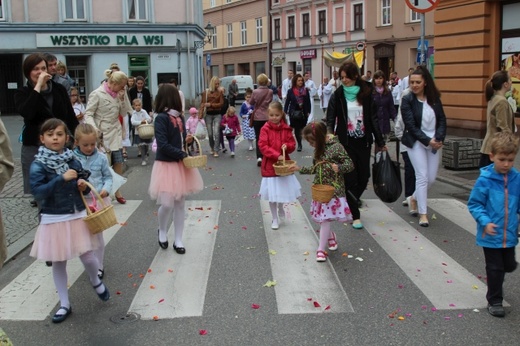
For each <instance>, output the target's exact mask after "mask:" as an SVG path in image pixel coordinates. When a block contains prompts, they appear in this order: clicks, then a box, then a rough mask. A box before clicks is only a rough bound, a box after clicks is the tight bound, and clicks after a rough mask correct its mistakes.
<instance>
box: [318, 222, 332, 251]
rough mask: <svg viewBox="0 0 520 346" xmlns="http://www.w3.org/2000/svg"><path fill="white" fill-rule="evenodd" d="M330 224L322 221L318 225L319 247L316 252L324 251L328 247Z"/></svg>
mask: <svg viewBox="0 0 520 346" xmlns="http://www.w3.org/2000/svg"><path fill="white" fill-rule="evenodd" d="M329 238H330V222H329V221H323V222H322V223H321V225H320V245H319V247H318V250H321V251H325V250H326V249H327V248H328V246H329Z"/></svg>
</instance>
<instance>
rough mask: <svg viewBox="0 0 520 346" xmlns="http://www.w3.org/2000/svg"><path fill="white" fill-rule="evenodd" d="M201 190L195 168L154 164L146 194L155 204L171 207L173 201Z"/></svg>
mask: <svg viewBox="0 0 520 346" xmlns="http://www.w3.org/2000/svg"><path fill="white" fill-rule="evenodd" d="M203 188H204V182H203V181H202V177H201V175H200V172H199V170H198V169H197V168H186V167H185V166H184V164H183V163H182V162H166V161H157V160H156V161H155V162H154V164H153V168H152V176H151V178H150V187H149V188H148V193H149V194H150V197H151V198H152V199H154V200H157V204H160V205H164V206H166V207H173V203H174V201H178V200H180V199H182V198H184V197H186V196H188V195H191V194H194V193H197V192H200V191H202V189H203Z"/></svg>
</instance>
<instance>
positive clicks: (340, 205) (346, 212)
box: [300, 137, 354, 223]
mask: <svg viewBox="0 0 520 346" xmlns="http://www.w3.org/2000/svg"><path fill="white" fill-rule="evenodd" d="M333 163H335V164H337V165H338V168H339V172H338V173H335V172H334V171H333V170H332V165H331V164H333ZM352 170H354V164H353V163H352V160H351V159H350V157H349V156H348V154H347V152H346V151H345V148H343V146H342V145H341V144H340V143H339V141H338V139H337V137H333V138H331V139H329V140H327V142H326V143H325V152H324V154H323V156H322V157H321V159H320V160H319V161H318V162H317V163H316V164H315V165H314V166H310V167H301V168H300V174H314V181H313V184H323V185H332V186H334V188H335V189H334V196H333V197H332V199H331V200H330V201H329V202H328V203H322V202H318V201H315V200H313V201H312V203H311V209H310V214H311V217H312V219H313V220H314V221H315V222H317V223H321V222H323V221H340V222H350V221H352V213H351V212H350V207H349V206H348V203H347V199H346V197H345V182H344V179H343V175H344V174H346V173H348V172H351V171H352Z"/></svg>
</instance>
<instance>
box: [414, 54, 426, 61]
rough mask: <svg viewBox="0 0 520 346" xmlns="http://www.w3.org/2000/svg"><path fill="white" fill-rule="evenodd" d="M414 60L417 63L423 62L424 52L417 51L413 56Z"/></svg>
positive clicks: (424, 59)
mask: <svg viewBox="0 0 520 346" xmlns="http://www.w3.org/2000/svg"><path fill="white" fill-rule="evenodd" d="M415 62H416V63H418V64H424V63H425V62H426V53H424V54H421V52H420V51H419V52H417V56H416V57H415Z"/></svg>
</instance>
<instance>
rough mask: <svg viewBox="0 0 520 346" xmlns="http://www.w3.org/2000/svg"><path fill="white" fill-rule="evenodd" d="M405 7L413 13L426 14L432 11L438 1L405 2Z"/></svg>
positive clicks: (413, 0)
mask: <svg viewBox="0 0 520 346" xmlns="http://www.w3.org/2000/svg"><path fill="white" fill-rule="evenodd" d="M405 1H406V5H408V7H410V8H411V9H412V10H414V11H415V12H419V13H426V12H430V11H433V10H434V9H435V7H437V5H438V4H439V2H440V0H405Z"/></svg>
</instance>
